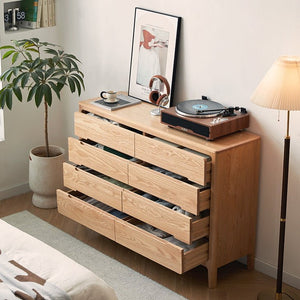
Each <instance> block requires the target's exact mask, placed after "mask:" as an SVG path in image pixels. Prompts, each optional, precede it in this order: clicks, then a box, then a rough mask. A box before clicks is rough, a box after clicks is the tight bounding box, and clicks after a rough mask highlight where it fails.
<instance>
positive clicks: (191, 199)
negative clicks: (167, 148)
mask: <svg viewBox="0 0 300 300" xmlns="http://www.w3.org/2000/svg"><path fill="white" fill-rule="evenodd" d="M128 184H129V185H131V186H134V187H136V188H138V189H140V190H142V191H145V192H147V193H149V194H152V195H154V196H156V197H158V198H161V199H164V200H166V201H169V202H171V203H173V204H176V205H178V206H180V207H181V208H182V209H183V210H187V211H188V212H190V213H192V214H194V215H198V214H199V212H200V211H201V210H203V209H205V208H208V207H209V199H210V190H209V189H202V188H200V187H199V186H194V185H191V184H188V183H186V182H182V181H180V180H177V179H174V178H172V177H170V176H167V175H165V174H161V173H159V172H157V171H154V170H152V169H150V168H147V167H145V166H142V165H137V164H134V163H129V168H128ZM204 207H205V208H204Z"/></svg>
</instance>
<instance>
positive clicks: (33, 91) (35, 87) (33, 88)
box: [27, 84, 38, 102]
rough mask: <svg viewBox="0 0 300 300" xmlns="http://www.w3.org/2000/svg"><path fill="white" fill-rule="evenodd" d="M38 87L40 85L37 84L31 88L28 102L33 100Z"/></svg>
mask: <svg viewBox="0 0 300 300" xmlns="http://www.w3.org/2000/svg"><path fill="white" fill-rule="evenodd" d="M37 88H38V85H37V84H35V85H34V86H33V87H32V88H31V89H30V90H29V93H28V96H27V102H29V101H31V100H32V98H33V96H34V95H35V93H36V90H37Z"/></svg>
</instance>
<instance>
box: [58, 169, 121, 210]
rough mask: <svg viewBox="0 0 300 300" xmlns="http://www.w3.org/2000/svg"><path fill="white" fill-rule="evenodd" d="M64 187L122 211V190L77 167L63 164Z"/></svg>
mask: <svg viewBox="0 0 300 300" xmlns="http://www.w3.org/2000/svg"><path fill="white" fill-rule="evenodd" d="M63 169H64V185H65V186H66V187H68V188H69V189H72V190H77V191H80V192H81V193H84V194H86V195H88V196H90V197H92V198H94V199H97V200H99V201H101V202H103V203H105V204H107V205H110V206H112V207H114V208H116V209H118V210H121V209H122V203H121V195H122V190H123V189H122V188H121V187H119V186H116V185H115V184H113V183H110V182H107V181H106V180H104V179H102V178H101V177H100V178H99V177H98V176H95V175H93V174H90V173H88V172H85V171H83V170H81V169H80V168H78V167H75V166H73V165H70V164H68V163H64V166H63Z"/></svg>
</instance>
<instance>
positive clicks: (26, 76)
mask: <svg viewBox="0 0 300 300" xmlns="http://www.w3.org/2000/svg"><path fill="white" fill-rule="evenodd" d="M29 76H30V73H24V76H23V77H22V80H21V87H22V88H23V89H24V87H25V86H26V84H27V83H28V80H29Z"/></svg>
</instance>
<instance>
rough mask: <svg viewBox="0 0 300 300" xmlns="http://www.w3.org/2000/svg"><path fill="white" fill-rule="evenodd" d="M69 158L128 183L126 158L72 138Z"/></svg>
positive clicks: (70, 139)
mask: <svg viewBox="0 0 300 300" xmlns="http://www.w3.org/2000/svg"><path fill="white" fill-rule="evenodd" d="M69 159H70V161H72V162H74V163H75V164H78V165H85V166H87V167H89V168H91V169H94V170H96V171H98V172H100V173H103V174H105V175H107V176H110V177H113V178H115V179H117V180H120V181H122V182H124V183H128V175H127V173H128V172H127V164H128V162H127V160H125V159H123V158H121V157H118V156H116V155H114V154H111V153H109V152H107V151H104V150H102V149H99V148H96V147H94V146H91V145H89V144H87V143H84V142H82V141H78V140H76V139H74V138H69Z"/></svg>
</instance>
